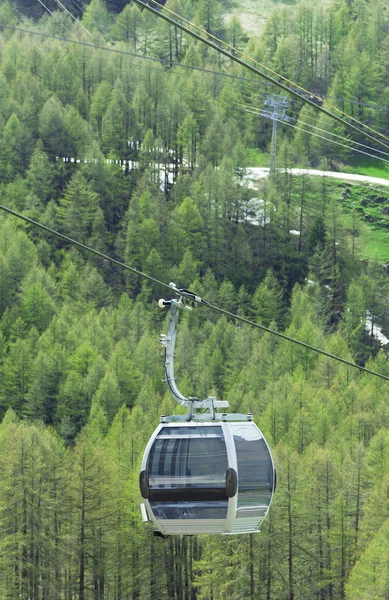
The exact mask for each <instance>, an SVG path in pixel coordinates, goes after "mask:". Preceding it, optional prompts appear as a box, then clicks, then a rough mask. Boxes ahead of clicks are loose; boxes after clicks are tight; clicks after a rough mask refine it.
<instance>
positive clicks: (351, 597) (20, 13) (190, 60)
mask: <svg viewBox="0 0 389 600" xmlns="http://www.w3.org/2000/svg"><path fill="white" fill-rule="evenodd" d="M66 6H67V7H68V8H69V9H71V6H70V5H69V3H67V4H66ZM166 6H167V7H168V8H170V9H171V10H173V11H175V12H176V13H178V14H180V15H182V16H184V17H185V18H186V19H189V20H191V21H194V22H195V23H196V24H198V25H199V26H200V27H202V28H204V29H205V30H206V31H207V32H210V33H212V34H214V35H216V36H218V37H219V38H220V39H223V40H224V41H226V42H228V43H229V44H230V45H231V46H233V47H234V48H237V49H239V50H242V51H245V52H246V53H247V54H248V55H249V56H251V57H253V58H255V60H257V61H258V62H259V63H264V64H266V65H268V67H269V68H271V69H273V70H274V72H276V73H279V74H281V75H282V76H283V77H286V78H287V79H289V80H291V81H295V82H297V83H298V84H299V85H300V86H302V87H304V89H307V90H310V91H312V93H315V94H318V95H320V96H321V97H328V98H331V99H332V100H331V101H332V103H333V104H334V106H336V107H337V108H339V109H341V110H342V111H343V112H344V113H346V114H348V115H350V116H352V117H354V118H355V119H358V120H359V121H360V122H361V123H363V124H365V125H367V126H368V127H370V128H371V129H372V130H374V131H380V132H382V133H383V135H387V136H389V121H388V111H389V108H388V107H389V103H388V99H389V11H388V10H387V7H386V2H385V0H331V2H329V3H328V4H326V5H325V6H321V5H318V4H311V3H308V2H301V3H298V4H296V5H290V6H287V7H286V8H285V7H283V8H278V9H276V10H275V11H274V12H273V13H272V14H271V15H270V16H269V19H268V21H267V23H266V26H265V28H264V30H263V32H262V33H261V34H260V35H258V36H257V37H252V38H250V39H249V38H248V37H247V35H246V33H245V31H244V29H243V27H242V26H241V24H240V22H239V18H238V16H237V15H234V16H233V17H232V18H231V19H229V20H228V22H227V21H226V19H225V12H226V10H227V8H228V9H229V10H230V9H231V3H218V2H216V1H214V0H198V1H196V2H195V1H194V0H168V2H167V3H166ZM41 8H42V7H41ZM79 8H80V7H79ZM82 8H83V10H82V11H81V14H79V13H77V11H74V14H77V18H72V10H69V12H70V14H69V13H68V12H66V11H64V10H62V9H61V7H60V6H57V8H54V7H52V6H51V7H50V14H49V12H46V13H44V14H40V15H34V14H29V12H28V9H27V7H26V6H24V5H23V3H22V2H19V3H15V4H13V3H12V2H9V1H8V0H4V2H2V4H1V6H0V204H1V205H2V206H5V207H8V208H10V209H12V210H14V211H16V212H18V213H22V214H23V215H26V216H27V217H29V218H30V219H33V220H35V221H37V222H39V223H42V224H43V225H45V226H46V227H49V228H51V229H53V230H55V231H59V232H61V233H63V234H64V235H66V236H69V237H71V238H74V239H75V240H77V241H79V242H81V243H82V244H85V245H87V246H90V247H92V248H94V249H96V250H98V251H100V252H102V253H104V254H106V255H108V256H110V257H112V258H114V259H116V260H117V261H120V262H124V263H126V264H128V265H130V266H131V267H133V268H135V269H137V270H139V271H142V272H144V273H147V274H149V275H150V276H151V277H154V278H155V279H158V280H159V281H163V282H165V283H169V282H170V281H173V282H175V283H176V284H177V285H178V287H182V288H185V289H190V290H193V291H194V292H195V293H196V294H197V295H199V296H201V297H203V298H205V299H206V300H207V301H208V302H210V303H212V304H214V305H216V306H219V307H221V308H223V309H226V310H227V311H230V312H233V313H235V314H238V315H241V316H243V317H247V318H248V319H249V320H252V321H255V322H256V323H258V324H260V325H262V326H264V327H266V328H270V329H272V330H276V331H279V332H283V333H284V334H285V335H287V336H290V337H292V338H294V339H298V340H301V341H302V342H305V343H306V344H309V345H312V346H315V347H317V348H321V349H323V350H325V351H327V352H328V353H331V354H334V355H336V356H339V357H341V358H343V359H346V360H347V361H350V362H353V363H355V364H356V365H360V366H364V367H366V368H368V369H370V370H373V371H375V372H377V373H380V374H382V375H385V376H386V377H389V364H388V357H387V347H385V346H383V347H382V346H381V344H380V342H379V340H378V339H377V338H376V336H375V326H376V325H379V326H380V327H381V328H382V331H383V332H384V333H386V334H388V333H389V312H388V309H387V304H388V296H389V280H388V269H387V264H386V261H385V260H384V259H383V257H384V255H385V253H384V251H383V250H382V248H381V247H380V245H379V243H378V242H377V243H376V244H375V245H376V249H375V250H376V251H375V252H372V253H371V252H370V253H367V250H366V248H367V244H368V243H369V242H371V240H373V242H374V243H375V241H376V240H378V239H382V238H380V237H379V236H380V235H383V234H386V232H387V227H388V224H387V214H388V211H389V209H388V204H389V192H388V191H387V188H384V187H382V188H381V187H379V186H376V185H374V186H371V185H370V186H362V185H351V184H349V183H346V182H341V181H336V182H334V181H332V180H331V179H330V178H329V177H326V176H322V177H316V178H314V177H309V176H308V175H302V176H299V177H297V176H296V177H295V176H292V175H291V172H290V169H291V168H292V167H296V166H302V167H313V168H321V169H323V170H325V171H329V170H331V169H336V170H343V171H348V170H352V169H354V171H355V170H356V171H358V168H361V169H362V168H364V169H367V170H369V169H374V170H375V171H376V172H378V171H379V172H380V176H381V177H385V173H386V172H387V168H386V165H385V164H384V163H385V162H387V161H385V159H384V158H382V160H379V158H378V155H376V154H374V148H373V144H372V143H371V141H369V140H366V139H365V138H364V136H363V134H362V133H357V132H355V131H353V130H348V129H347V127H346V125H342V124H341V123H339V122H336V121H333V120H332V119H331V118H329V117H328V116H326V115H323V113H320V112H319V111H317V110H315V108H314V107H312V106H307V105H305V104H304V103H303V102H302V101H300V100H298V99H297V100H296V99H295V98H293V97H288V107H287V114H288V115H289V117H290V119H292V121H291V122H292V123H294V124H295V125H297V126H298V125H299V123H300V125H301V124H302V123H307V122H309V123H311V124H314V125H315V126H316V127H317V128H320V129H322V130H324V131H326V132H327V134H328V135H330V134H331V133H333V134H335V135H337V136H340V137H341V138H342V140H343V145H337V144H335V143H331V140H333V139H334V138H330V139H329V138H325V139H324V136H315V135H311V133H310V132H309V131H307V130H305V131H303V128H302V127H300V128H298V129H295V128H291V127H289V126H288V124H287V123H279V127H278V138H277V158H276V167H277V168H276V169H275V170H274V172H272V174H271V176H270V178H267V179H263V180H261V181H259V182H258V183H257V184H256V186H254V187H253V186H252V185H250V184H249V180H248V177H247V169H248V167H250V166H254V163H256V164H257V163H258V161H259V162H260V161H267V162H266V166H268V165H269V164H270V163H269V161H270V159H269V151H270V148H271V140H272V121H271V119H269V118H268V117H266V115H265V114H264V111H265V110H266V108H265V107H266V102H267V100H268V97H269V95H272V94H273V95H274V94H280V91H279V90H278V89H277V87H276V86H274V85H271V84H270V83H269V82H266V81H264V80H263V79H260V78H258V77H256V76H254V74H252V73H250V72H247V71H246V70H244V69H243V68H242V67H239V66H237V65H236V64H234V63H233V62H232V61H231V60H229V59H228V58H227V57H225V56H221V55H220V54H219V53H217V52H215V51H214V50H212V49H210V48H207V47H206V46H204V45H201V43H200V42H196V41H194V40H193V39H192V38H190V37H189V36H188V35H186V34H185V33H183V32H182V31H180V30H179V29H178V28H175V27H173V26H171V25H169V24H167V23H166V22H163V21H162V20H160V19H159V18H158V17H156V16H155V15H153V14H151V13H149V12H147V11H146V10H143V11H142V10H141V9H140V8H139V7H138V6H137V5H136V4H135V3H133V2H132V3H129V4H126V5H125V6H124V7H123V8H122V10H121V11H120V12H118V11H114V10H113V9H112V6H111V5H109V4H107V5H106V4H105V3H104V1H103V0H92V1H91V2H90V3H89V4H87V5H85V6H84V5H82ZM250 107H251V109H250ZM310 131H312V130H310ZM316 131H317V130H316ZM327 134H326V135H327ZM338 139H339V138H338ZM357 144H365V145H366V148H365V151H366V149H367V150H368V152H369V154H370V153H371V154H373V155H374V156H375V158H372V157H370V156H369V157H366V156H364V157H363V158H361V155H360V154H358V151H357V149H358V148H360V146H358V145H357ZM381 149H382V148H381ZM256 161H257V162H256ZM372 206H374V210H372V208H371V207H372ZM388 262H389V256H388ZM166 293H167V291H166V290H164V289H161V287H160V286H159V285H158V283H156V282H153V281H150V280H146V279H145V278H143V277H141V275H139V274H134V273H130V272H128V271H126V270H125V269H122V268H121V267H120V266H119V265H117V264H116V265H115V264H112V263H110V262H108V261H105V260H103V259H102V258H99V257H97V256H92V255H91V254H89V253H88V252H86V251H83V250H80V249H79V248H77V247H75V246H74V245H72V244H71V243H69V242H68V241H66V240H64V239H59V238H58V237H56V236H55V235H54V234H52V233H51V234H50V233H45V232H42V231H41V230H40V229H38V228H37V227H34V226H33V225H32V224H31V223H27V222H25V221H22V220H20V219H17V218H15V217H12V216H10V215H6V214H5V213H4V212H3V211H2V212H1V214H0V471H1V478H0V598H1V599H2V600H3V599H4V600H15V599H16V598H22V599H24V600H27V599H30V600H53V599H54V598H59V599H62V600H147V599H153V600H163V599H169V600H170V599H173V600H195V599H199V600H238V599H244V600H247V599H250V600H343V599H344V600H368V599H372V600H373V599H374V600H378V599H381V598H382V599H385V598H388V597H389V568H388V565H389V543H388V529H389V470H388V469H389V467H388V465H389V429H388V427H389V405H388V382H387V381H385V380H383V379H380V378H378V377H374V376H373V375H369V374H366V373H363V372H362V371H360V370H359V369H358V368H353V367H351V366H348V365H345V364H341V363H339V362H336V361H334V360H332V359H330V358H329V357H326V356H323V355H319V354H317V353H314V352H312V351H309V350H308V349H307V348H303V347H301V346H297V345H294V344H293V343H291V342H289V341H287V340H284V339H280V338H278V337H275V336H274V335H272V334H271V333H269V332H266V331H264V330H260V329H258V328H253V327H250V326H248V325H246V324H242V323H238V322H236V321H234V320H233V319H229V318H226V317H225V316H220V315H218V314H216V313H214V312H211V311H209V310H208V309H207V308H205V307H198V308H197V309H196V310H194V311H192V312H191V313H190V314H183V315H182V317H181V320H180V324H179V330H178V340H177V356H176V362H177V381H178V384H179V387H180V389H181V390H182V391H183V393H184V394H186V395H196V396H197V397H201V398H206V397H207V396H209V395H215V396H217V397H218V398H220V399H224V400H228V401H229V403H230V406H231V411H233V412H252V413H253V415H254V420H255V422H256V423H257V424H258V426H259V427H260V429H261V431H263V433H264V435H265V437H266V439H267V440H268V442H269V444H270V446H271V449H272V452H273V454H274V459H275V463H276V468H277V479H278V484H277V491H276V494H275V497H274V501H273V503H272V506H271V510H270V512H269V515H268V517H267V519H266V520H265V521H264V523H263V526H262V528H261V531H260V533H258V534H255V535H250V536H244V535H237V536H219V537H218V536H198V537H170V538H168V539H160V538H156V537H153V535H152V534H151V532H150V531H148V530H147V529H146V528H145V526H144V524H143V523H142V519H141V515H140V510H139V504H140V502H141V496H140V492H139V488H138V477H139V469H140V464H141V459H142V455H143V452H144V448H145V446H146V443H147V441H148V439H149V437H150V435H151V434H152V432H153V430H154V429H155V427H156V426H157V424H158V423H159V419H160V416H161V414H175V413H177V414H178V413H179V412H180V411H181V412H182V409H180V407H178V406H177V405H176V404H175V402H174V400H173V399H172V398H171V397H170V395H169V393H168V391H167V388H166V384H165V383H164V382H163V381H162V379H163V360H162V357H161V346H160V344H159V343H158V336H159V335H160V334H161V333H166V331H167V315H166V312H164V311H161V310H160V309H159V308H158V304H157V303H158V299H159V298H160V297H161V296H164V295H165V296H166Z"/></svg>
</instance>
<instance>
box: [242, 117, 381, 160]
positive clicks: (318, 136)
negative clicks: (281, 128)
mask: <svg viewBox="0 0 389 600" xmlns="http://www.w3.org/2000/svg"><path fill="white" fill-rule="evenodd" d="M246 112H248V113H252V114H255V115H261V116H262V117H267V118H270V119H271V116H270V115H267V114H266V113H265V112H264V111H263V112H262V111H253V110H246ZM277 121H278V122H279V123H282V124H284V125H288V126H289V127H293V128H294V129H297V130H298V131H303V132H304V133H308V134H309V135H313V136H314V137H317V138H320V139H322V140H326V141H327V142H331V143H332V144H336V145H337V146H342V147H343V148H347V150H352V151H353V152H357V153H358V154H364V155H365V156H369V157H370V158H375V159H376V160H381V161H382V162H385V163H388V164H389V160H386V159H385V158H382V157H381V156H376V155H375V154H370V152H365V151H364V150H359V149H358V148H352V147H350V146H348V145H347V144H342V142H337V141H336V140H331V139H330V138H327V137H325V136H323V135H319V134H318V133H314V132H313V131H309V130H308V129H304V128H303V127H298V125H293V124H292V123H289V121H286V120H284V119H282V118H281V117H277ZM346 139H347V138H346Z"/></svg>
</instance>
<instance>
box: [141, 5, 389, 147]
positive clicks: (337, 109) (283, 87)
mask: <svg viewBox="0 0 389 600" xmlns="http://www.w3.org/2000/svg"><path fill="white" fill-rule="evenodd" d="M150 1H151V2H153V4H155V5H156V6H158V8H159V9H160V10H164V11H165V12H167V13H169V14H172V15H173V16H175V17H177V18H178V19H180V20H181V21H183V22H184V23H187V24H188V25H189V26H190V27H193V28H194V29H197V30H198V31H200V32H201V33H203V34H205V35H207V37H209V38H211V39H213V40H215V41H217V42H218V43H220V44H222V45H223V46H225V47H227V48H229V49H230V50H232V51H233V53H238V54H239V55H240V56H242V57H243V58H245V59H248V60H250V61H252V62H253V63H254V64H257V65H258V66H260V67H261V68H263V69H266V70H267V71H268V72H269V73H272V75H275V76H276V77H279V78H280V79H282V81H285V82H286V83H288V84H290V85H292V86H293V87H295V88H296V89H298V90H300V91H301V92H303V93H304V94H307V95H308V96H310V98H315V99H316V100H318V101H319V102H323V98H321V97H320V96H317V95H316V94H314V93H313V92H311V91H309V90H306V89H305V88H303V87H302V86H300V85H299V84H297V83H295V82H293V81H291V80H290V79H288V78H287V77H284V76H283V75H281V74H280V73H277V72H276V71H274V70H273V69H271V68H270V67H268V66H267V65H265V64H263V63H260V62H258V61H257V60H255V59H254V58H252V57H251V56H249V55H247V54H245V53H244V52H242V51H241V50H238V49H237V48H234V47H233V46H231V44H228V42H225V41H224V40H221V39H220V38H218V37H217V36H215V35H213V34H211V33H210V32H208V31H207V30H206V29H203V28H202V27H200V26H199V25H196V24H195V23H193V21H190V20H189V19H185V18H184V17H182V16H181V15H179V14H178V13H176V12H174V11H173V10H171V9H169V8H167V7H166V6H164V5H162V4H160V3H159V2H157V0H150ZM134 2H136V4H139V5H140V6H143V8H145V9H146V10H149V11H151V12H153V13H154V14H156V15H157V16H160V17H162V18H163V19H165V20H166V21H168V22H171V23H172V24H174V25H176V26H177V27H179V28H180V29H182V30H183V31H186V32H187V33H189V35H192V36H193V37H195V38H197V39H200V41H202V42H204V43H206V44H207V45H209V46H211V47H213V48H214V49H216V50H218V51H219V52H222V53H223V54H224V55H226V56H229V58H231V59H232V60H234V61H235V62H239V63H240V64H242V61H239V60H237V57H236V56H235V54H230V53H227V52H226V51H224V50H223V49H222V48H219V47H218V46H216V45H215V44H212V43H210V42H209V40H206V39H204V38H201V36H198V35H197V34H195V33H194V32H193V31H191V30H188V29H187V28H185V27H184V26H183V25H181V24H180V23H177V22H176V21H174V20H170V19H169V18H168V17H167V16H166V15H163V14H162V13H161V12H160V11H158V10H156V9H153V8H152V7H151V6H149V5H147V4H145V3H144V2H143V1H142V0H134ZM245 66H246V68H249V67H250V65H247V63H246V64H245ZM261 75H262V76H263V77H267V78H268V77H269V76H267V75H265V74H264V73H262V74H261ZM273 81H274V83H275V84H276V85H278V86H279V87H281V88H282V89H284V90H286V91H288V92H289V93H291V94H293V95H295V96H297V97H300V98H301V99H303V100H305V102H307V103H308V104H311V105H313V106H315V107H316V108H317V109H318V110H321V111H322V112H326V113H327V114H329V115H331V116H332V117H333V118H339V117H337V116H336V115H333V114H332V113H330V112H329V111H326V110H325V109H323V108H322V107H318V106H317V104H316V103H315V102H312V101H311V100H309V99H308V98H304V96H302V95H301V94H299V93H297V92H295V91H294V90H291V89H290V88H288V87H287V86H285V85H284V84H282V83H281V82H276V80H273ZM324 102H325V103H326V104H327V105H328V107H329V108H331V109H332V110H335V111H337V112H339V113H340V114H342V115H343V116H345V117H347V118H348V119H350V120H351V121H353V122H354V123H357V124H358V125H359V126H360V127H365V128H366V129H367V130H369V131H371V132H372V133H374V134H376V135H379V136H381V137H383V138H384V139H385V140H387V141H388V142H389V138H388V137H387V136H386V135H384V134H382V133H380V132H378V131H375V130H374V129H372V128H371V127H369V126H368V125H366V124H365V123H362V122H361V121H358V119H355V118H354V117H352V116H351V115H348V114H347V113H345V112H343V111H342V110H341V109H339V108H337V107H336V106H333V105H332V104H330V103H329V102H327V101H326V100H324ZM348 125H349V126H351V127H352V128H353V129H357V130H358V128H356V127H355V126H353V125H352V124H351V123H349V124H348ZM360 133H362V132H360ZM365 135H366V136H368V134H366V133H365ZM368 137H371V136H368ZM371 139H374V138H371ZM375 141H376V142H377V143H380V144H382V145H384V146H387V145H386V144H384V143H383V142H382V141H381V140H377V139H375Z"/></svg>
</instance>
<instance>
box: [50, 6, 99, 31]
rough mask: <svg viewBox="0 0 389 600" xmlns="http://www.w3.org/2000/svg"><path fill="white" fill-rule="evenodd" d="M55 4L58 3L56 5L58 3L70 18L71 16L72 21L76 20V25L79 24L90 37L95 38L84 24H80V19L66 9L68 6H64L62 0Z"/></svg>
mask: <svg viewBox="0 0 389 600" xmlns="http://www.w3.org/2000/svg"><path fill="white" fill-rule="evenodd" d="M55 2H56V3H57V4H58V5H59V6H60V7H61V8H62V10H64V11H65V12H66V13H67V14H68V15H69V16H70V17H71V18H72V19H73V20H74V21H75V22H76V23H78V24H79V25H80V26H81V28H82V29H83V30H84V31H85V32H86V33H87V34H88V35H90V36H91V37H93V36H92V34H91V32H90V31H88V29H87V28H86V27H84V25H83V24H82V23H81V22H80V20H79V19H77V17H75V16H74V15H73V13H71V12H70V10H69V9H67V8H66V6H64V5H63V4H62V2H61V1H60V0H55Z"/></svg>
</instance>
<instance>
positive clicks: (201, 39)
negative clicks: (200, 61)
mask: <svg viewBox="0 0 389 600" xmlns="http://www.w3.org/2000/svg"><path fill="white" fill-rule="evenodd" d="M134 2H135V3H136V4H138V5H139V6H142V7H143V8H145V9H146V10H148V11H150V12H152V13H153V14H155V15H156V16H158V17H160V18H161V19H164V21H167V22H168V23H170V24H171V25H174V26H175V27H178V28H179V29H181V30H182V31H184V32H185V33H187V34H188V35H191V36H192V37H194V38H195V39H196V40H198V41H199V42H202V43H203V44H206V45H207V46H209V47H210V48H212V49H213V50H216V51H217V52H220V53H221V54H224V56H227V58H229V59H230V60H232V61H233V62H236V63H238V64H239V65H241V66H242V67H244V68H245V69H248V70H249V71H251V72H252V73H255V74H256V75H259V76H260V77H263V78H264V79H266V80H267V81H269V82H270V83H272V84H273V85H275V86H277V87H279V88H281V89H282V90H284V91H285V92H287V93H288V94H291V95H292V96H295V97H296V98H298V99H299V100H302V101H303V102H305V103H306V104H310V105H311V106H313V107H314V108H316V109H317V110H318V111H320V112H322V113H324V114H325V115H327V116H328V117H330V118H332V119H334V120H335V121H338V123H341V124H342V125H344V126H345V127H348V128H349V129H353V130H354V131H356V132H357V133H359V134H361V135H363V136H365V137H366V138H368V139H370V140H371V141H373V142H374V143H376V144H380V145H381V146H384V147H385V148H387V149H389V146H388V145H387V144H386V143H385V142H383V141H382V140H379V139H377V138H375V137H374V136H372V135H370V134H369V133H366V131H363V130H361V129H359V127H357V126H356V125H353V124H352V123H348V122H347V121H346V120H345V119H342V118H341V117H338V116H337V115H334V114H333V113H332V112H330V111H329V110H327V109H326V108H323V107H322V106H319V105H318V104H316V102H313V101H312V100H310V99H309V98H306V97H305V96H303V95H302V94H300V93H299V92H296V91H295V90H293V89H291V88H290V87H288V86H287V85H285V84H284V83H282V82H280V81H277V80H276V79H274V77H271V76H270V75H268V74H267V73H264V72H263V71H260V70H259V69H257V68H256V67H253V66H252V65H250V64H249V63H248V62H246V61H244V60H242V59H241V58H238V57H237V56H234V54H232V53H231V52H229V51H228V50H225V49H224V48H220V47H219V46H218V45H217V44H215V43H214V42H211V41H210V40H207V39H206V38H204V37H203V36H201V35H199V34H198V33H195V32H194V31H191V30H190V29H189V28H188V27H185V25H182V24H181V23H178V22H177V21H175V20H174V19H171V18H170V17H168V16H167V15H164V14H162V13H161V12H159V11H158V10H156V9H155V8H153V7H152V6H149V5H148V4H144V2H142V1H141V0H134ZM216 39H218V38H216ZM219 41H221V40H219ZM307 93H309V94H310V92H307ZM310 95H313V94H310ZM348 116H349V115H348ZM349 118H351V119H352V117H350V116H349ZM353 120H355V119H353ZM358 123H359V121H358ZM361 125H362V126H364V125H363V123H361ZM368 129H370V127H368ZM373 131H374V130H373ZM374 133H377V135H381V136H382V137H383V138H385V139H386V140H388V141H389V138H387V137H386V136H384V135H382V134H380V133H378V132H375V131H374Z"/></svg>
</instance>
